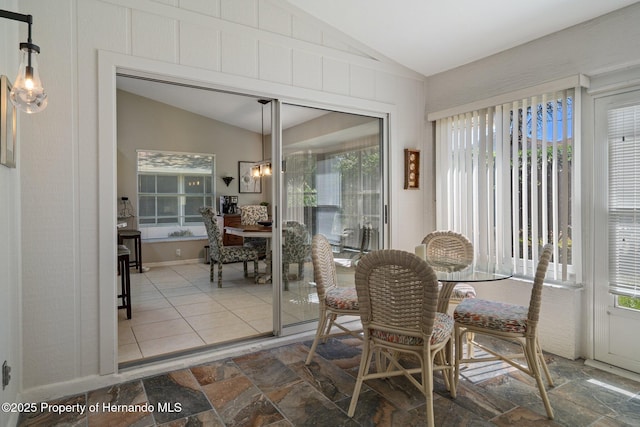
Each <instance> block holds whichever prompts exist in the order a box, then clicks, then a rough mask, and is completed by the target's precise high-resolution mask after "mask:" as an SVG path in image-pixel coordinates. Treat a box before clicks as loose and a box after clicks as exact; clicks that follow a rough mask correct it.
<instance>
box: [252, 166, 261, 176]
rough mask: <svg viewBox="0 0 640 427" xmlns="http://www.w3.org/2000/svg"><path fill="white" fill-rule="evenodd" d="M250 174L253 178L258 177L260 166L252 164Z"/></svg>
mask: <svg viewBox="0 0 640 427" xmlns="http://www.w3.org/2000/svg"><path fill="white" fill-rule="evenodd" d="M251 175H253V177H254V178H260V176H261V175H260V166H254V167H253V168H251Z"/></svg>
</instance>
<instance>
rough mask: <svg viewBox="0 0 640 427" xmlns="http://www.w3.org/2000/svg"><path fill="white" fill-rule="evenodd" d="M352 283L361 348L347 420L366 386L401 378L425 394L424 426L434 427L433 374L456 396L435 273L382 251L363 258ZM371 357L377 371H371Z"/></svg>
mask: <svg viewBox="0 0 640 427" xmlns="http://www.w3.org/2000/svg"><path fill="white" fill-rule="evenodd" d="M355 281H356V291H357V293H358V304H359V306H360V318H361V320H362V327H363V329H364V346H363V350H362V358H361V360H360V369H359V370H358V377H357V380H356V385H355V388H354V391H353V397H352V398H351V404H350V406H349V412H348V415H349V416H350V417H353V415H354V413H355V409H356V405H357V403H358V396H359V395H360V390H361V388H362V383H363V382H364V381H365V380H369V379H374V378H388V377H393V376H401V375H402V376H404V377H406V378H407V379H408V380H409V381H410V382H411V383H412V384H413V385H415V386H416V387H418V389H420V391H421V392H422V393H423V394H424V396H425V399H426V415H427V423H428V425H429V426H433V425H434V424H435V422H434V412H433V373H434V370H439V371H442V373H443V376H444V382H445V385H446V386H447V388H448V389H449V392H450V394H451V396H452V397H455V396H456V389H455V378H454V360H453V319H452V318H451V316H449V315H448V314H445V313H440V312H437V310H436V308H437V303H438V280H437V278H436V274H435V272H434V271H433V269H432V268H431V267H430V266H429V264H427V263H426V262H425V261H424V260H423V259H421V258H419V257H418V256H416V255H414V254H412V253H410V252H405V251H400V250H395V249H383V250H378V251H373V252H370V253H368V254H367V255H365V256H364V257H362V259H361V260H360V262H359V263H358V265H357V266H356V274H355ZM374 354H375V359H376V367H377V369H375V370H370V365H371V359H372V356H373V355H374ZM402 354H405V355H406V354H409V355H412V356H414V358H417V359H418V360H419V361H420V367H418V368H416V367H415V364H410V366H405V365H406V363H404V364H403V362H404V359H402V358H401V355H402ZM436 356H438V357H436ZM436 360H437V361H439V362H440V363H439V364H436V363H435V361H436ZM415 374H419V375H418V376H417V377H416V376H415Z"/></svg>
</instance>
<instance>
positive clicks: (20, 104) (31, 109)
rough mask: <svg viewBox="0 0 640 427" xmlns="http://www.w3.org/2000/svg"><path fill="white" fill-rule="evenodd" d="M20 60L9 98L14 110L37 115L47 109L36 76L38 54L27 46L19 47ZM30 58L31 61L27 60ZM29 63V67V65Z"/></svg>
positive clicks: (40, 82)
mask: <svg viewBox="0 0 640 427" xmlns="http://www.w3.org/2000/svg"><path fill="white" fill-rule="evenodd" d="M20 48H21V51H22V54H21V55H22V59H21V61H20V68H19V69H18V76H17V77H16V79H15V81H14V82H13V88H12V89H11V94H10V96H9V98H10V99H11V102H12V103H13V105H15V106H16V108H18V109H20V110H22V111H24V112H25V113H29V114H31V113H38V112H40V111H42V110H44V109H45V108H46V107H47V94H46V93H45V92H44V88H43V87H42V81H40V75H39V74H38V62H37V59H36V57H37V56H38V52H37V51H36V50H34V49H32V48H30V47H29V46H22V45H21V46H20ZM29 56H31V60H29ZM29 62H31V65H29Z"/></svg>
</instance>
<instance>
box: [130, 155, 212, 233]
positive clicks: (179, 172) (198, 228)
mask: <svg viewBox="0 0 640 427" xmlns="http://www.w3.org/2000/svg"><path fill="white" fill-rule="evenodd" d="M141 152H145V153H158V154H166V155H173V154H175V155H187V156H204V157H210V158H211V171H210V173H206V172H204V171H194V170H184V169H175V170H161V169H158V170H141V169H140V163H139V153H141ZM215 169H216V165H215V154H211V153H191V152H188V153H187V152H175V151H165V150H143V149H140V150H136V180H137V200H138V207H139V208H140V206H141V198H142V197H149V196H152V197H156V198H162V197H171V198H177V202H178V210H177V213H176V215H175V216H176V218H177V221H176V222H175V223H161V222H158V220H159V219H161V218H162V216H158V213H157V211H156V212H155V215H154V216H148V215H146V216H143V215H142V213H141V212H139V217H138V226H139V229H140V231H141V233H142V239H143V240H153V241H162V240H170V241H174V240H192V239H202V238H204V237H206V236H207V232H206V229H205V226H204V223H203V222H202V221H201V220H200V221H193V222H187V221H186V216H187V215H186V214H185V207H186V200H187V198H188V197H190V196H196V195H198V196H200V193H187V192H186V190H185V186H186V184H185V181H186V178H187V177H193V176H202V177H203V179H205V180H206V179H209V180H210V182H211V184H210V189H211V192H210V193H207V192H206V191H205V192H203V193H201V196H202V197H203V205H206V203H204V202H205V201H206V200H207V199H208V200H209V201H210V204H213V201H214V195H215V179H214V177H215ZM141 176H154V177H156V180H157V177H159V176H173V177H176V178H177V186H178V189H177V190H178V192H177V193H158V192H157V184H156V191H155V192H142V191H141V188H140V177H141ZM203 186H204V188H205V189H206V184H205V183H203ZM156 209H157V202H156ZM145 218H154V219H155V221H156V222H155V223H153V224H148V223H147V224H145V223H144V222H142V220H143V219H145ZM172 229H175V230H173V231H186V230H188V231H189V232H191V235H186V236H169V234H170V233H171V232H173V231H172Z"/></svg>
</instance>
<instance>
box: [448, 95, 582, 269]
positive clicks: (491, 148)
mask: <svg viewBox="0 0 640 427" xmlns="http://www.w3.org/2000/svg"><path fill="white" fill-rule="evenodd" d="M573 100H574V90H573V89H570V90H563V91H559V92H553V93H547V94H544V95H540V96H532V97H527V98H522V99H519V100H517V101H514V102H508V103H501V104H499V105H494V106H490V107H487V108H482V109H477V110H474V111H471V112H468V113H464V114H457V115H453V116H449V117H444V118H441V119H438V120H437V122H436V144H437V145H436V150H437V152H438V161H437V166H438V171H437V174H436V176H437V179H438V180H439V183H438V184H437V205H438V212H437V221H438V228H446V229H452V230H455V231H458V232H461V233H463V234H465V235H466V236H468V237H469V238H470V239H471V240H472V242H473V244H474V248H475V256H476V259H477V260H479V261H483V260H487V261H492V262H497V263H505V262H506V263H511V265H512V267H513V270H514V272H515V273H516V274H517V275H521V276H525V277H533V275H534V274H535V266H536V264H537V260H538V257H539V253H540V250H541V249H542V246H544V245H545V244H546V243H552V244H553V245H554V257H553V260H554V263H553V264H552V266H550V271H551V272H552V274H553V276H554V277H553V278H554V279H556V280H561V281H572V280H575V278H574V277H573V265H572V264H573V260H572V219H573V218H572V212H573V209H572V194H571V193H572V175H573V173H572V171H573V148H574V140H573V136H574V130H573V126H574V122H575V120H574V108H573V107H574V103H573Z"/></svg>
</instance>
